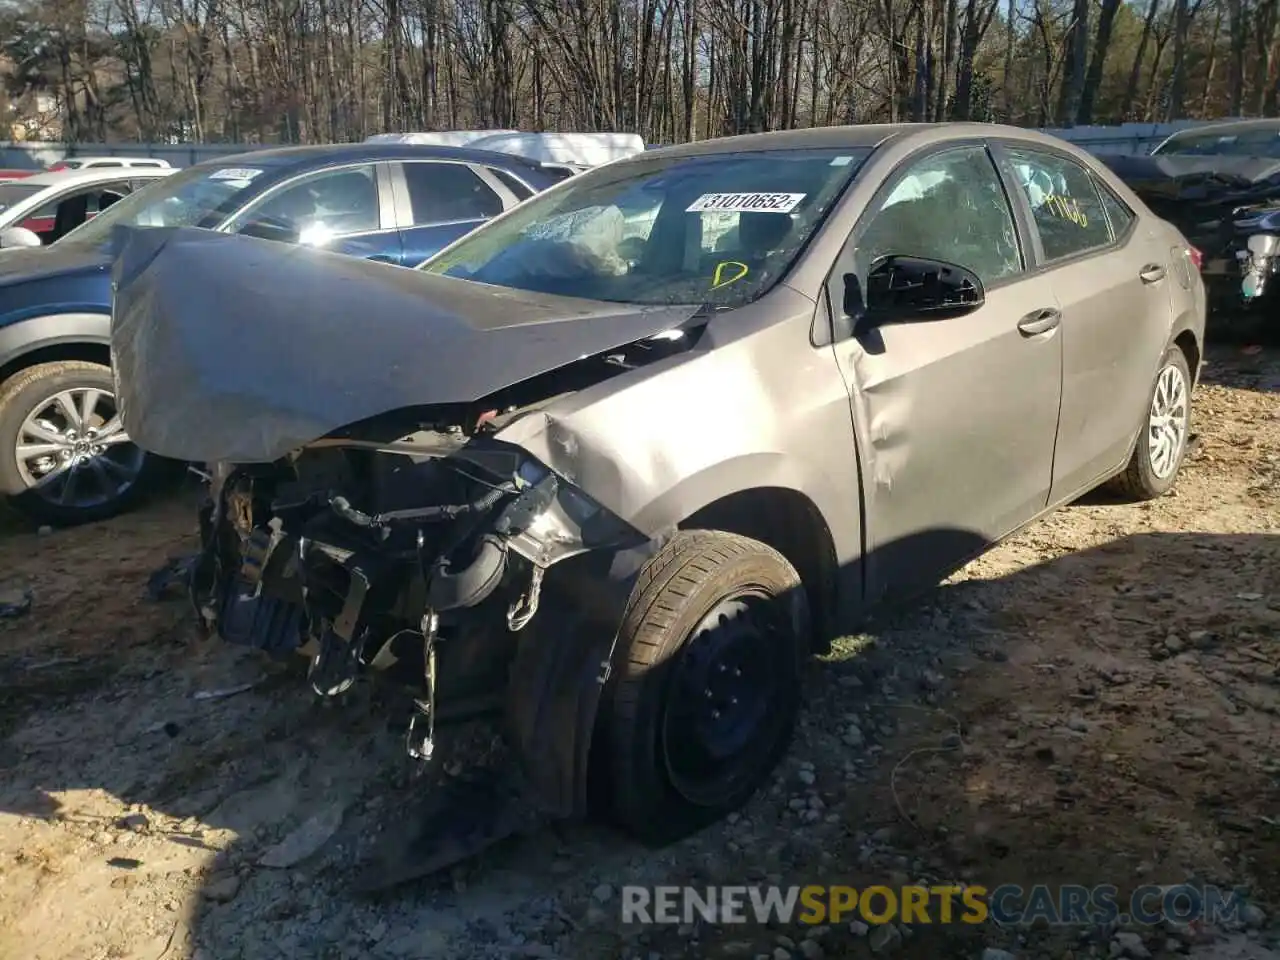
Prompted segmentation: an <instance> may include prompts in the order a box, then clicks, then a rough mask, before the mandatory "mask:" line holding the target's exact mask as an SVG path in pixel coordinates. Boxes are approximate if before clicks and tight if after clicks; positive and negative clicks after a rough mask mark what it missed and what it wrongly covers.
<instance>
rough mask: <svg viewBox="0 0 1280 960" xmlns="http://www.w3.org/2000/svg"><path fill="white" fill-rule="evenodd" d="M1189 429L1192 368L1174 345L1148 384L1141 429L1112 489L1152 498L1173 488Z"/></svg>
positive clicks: (1124, 494) (1185, 451)
mask: <svg viewBox="0 0 1280 960" xmlns="http://www.w3.org/2000/svg"><path fill="white" fill-rule="evenodd" d="M1190 432H1191V371H1190V368H1189V367H1188V366H1187V358H1186V356H1185V355H1183V353H1182V351H1181V350H1179V349H1178V348H1177V347H1170V348H1169V349H1168V350H1167V351H1165V355H1164V357H1163V358H1162V359H1161V361H1160V370H1159V372H1158V373H1157V374H1156V379H1155V383H1154V384H1153V385H1152V387H1151V396H1150V402H1149V403H1148V406H1147V412H1146V416H1145V417H1144V418H1143V425H1142V430H1141V432H1140V433H1139V434H1138V442H1137V444H1135V446H1134V449H1133V456H1132V457H1131V458H1130V460H1129V464H1128V466H1126V467H1125V469H1124V472H1123V473H1121V474H1120V475H1119V476H1117V477H1116V478H1115V479H1114V480H1112V482H1111V486H1112V488H1113V489H1114V490H1115V491H1116V492H1117V493H1120V494H1122V495H1123V496H1126V497H1129V498H1131V499H1134V500H1154V499H1155V498H1156V497H1162V496H1164V495H1165V494H1166V493H1168V492H1169V491H1170V490H1172V489H1173V485H1174V483H1175V482H1176V481H1177V479H1178V471H1179V470H1180V469H1181V468H1182V461H1183V458H1184V457H1185V456H1186V453H1187V437H1188V435H1189V434H1190Z"/></svg>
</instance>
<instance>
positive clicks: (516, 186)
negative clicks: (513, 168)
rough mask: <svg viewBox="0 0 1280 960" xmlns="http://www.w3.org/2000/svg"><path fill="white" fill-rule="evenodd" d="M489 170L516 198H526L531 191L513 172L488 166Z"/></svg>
mask: <svg viewBox="0 0 1280 960" xmlns="http://www.w3.org/2000/svg"><path fill="white" fill-rule="evenodd" d="M488 170H489V172H490V173H492V174H493V175H494V176H495V177H497V178H498V179H499V180H501V181H502V183H503V185H504V186H505V187H506V188H507V189H508V190H510V191H511V192H512V193H514V194H515V195H516V199H517V200H528V199H529V198H530V197H532V196H533V191H532V190H531V189H529V187H527V186H525V184H524V183H523V182H522V181H521V180H520V179H519V178H518V177H516V176H515V175H514V174H510V173H507V171H505V170H503V169H502V168H501V167H489V168H488Z"/></svg>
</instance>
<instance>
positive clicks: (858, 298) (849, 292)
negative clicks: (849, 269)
mask: <svg viewBox="0 0 1280 960" xmlns="http://www.w3.org/2000/svg"><path fill="white" fill-rule="evenodd" d="M841 308H842V309H843V311H844V315H845V316H846V317H848V318H849V319H850V320H852V321H854V322H855V323H856V322H857V321H858V320H860V319H862V316H863V314H865V313H866V312H867V304H866V300H865V299H864V298H863V296H862V281H861V280H859V279H858V275H857V274H856V273H846V274H845V275H844V302H843V303H842V304H841Z"/></svg>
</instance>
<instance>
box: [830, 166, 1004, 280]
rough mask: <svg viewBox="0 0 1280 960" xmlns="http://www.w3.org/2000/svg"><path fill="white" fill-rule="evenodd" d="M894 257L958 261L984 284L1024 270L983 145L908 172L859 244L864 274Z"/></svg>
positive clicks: (1000, 188)
mask: <svg viewBox="0 0 1280 960" xmlns="http://www.w3.org/2000/svg"><path fill="white" fill-rule="evenodd" d="M890 255H898V256H907V257H924V258H927V259H930V260H941V261H943V262H945V263H954V264H956V265H958V266H961V267H964V268H966V269H968V270H972V271H973V272H974V273H976V274H977V275H978V279H980V280H981V281H982V282H983V284H984V285H990V284H992V283H994V282H996V281H998V280H1003V279H1004V278H1005V277H1009V276H1012V275H1013V274H1016V273H1018V272H1019V271H1021V270H1022V256H1021V252H1020V250H1019V247H1018V231H1017V228H1016V227H1015V226H1014V220H1013V211H1012V209H1011V208H1010V206H1009V199H1008V197H1007V196H1006V195H1005V192H1004V186H1003V185H1002V184H1001V182H1000V177H999V174H997V173H996V168H995V165H994V164H993V163H992V162H991V157H990V156H989V155H988V154H987V151H986V148H985V147H982V146H966V147H957V148H955V149H951V150H944V151H942V152H940V153H935V154H931V155H930V156H928V157H925V158H924V159H923V160H917V161H915V162H914V163H912V164H911V165H910V166H909V167H908V168H907V170H906V172H905V173H904V175H903V176H902V178H901V179H900V180H898V181H897V182H896V184H895V185H894V186H893V187H892V188H891V189H890V191H889V195H888V196H887V197H885V200H884V202H883V203H882V204H881V205H880V207H879V209H878V210H876V212H875V213H874V214H873V216H872V218H871V220H870V221H869V222H868V224H867V227H866V229H865V230H864V231H863V233H862V235H861V236H860V237H859V239H858V246H857V250H856V261H855V262H856V264H857V272H858V274H859V276H860V277H861V278H863V279H864V280H865V278H866V274H867V272H868V271H869V270H870V268H871V265H872V264H873V263H875V261H876V260H878V259H880V258H881V257H885V256H890Z"/></svg>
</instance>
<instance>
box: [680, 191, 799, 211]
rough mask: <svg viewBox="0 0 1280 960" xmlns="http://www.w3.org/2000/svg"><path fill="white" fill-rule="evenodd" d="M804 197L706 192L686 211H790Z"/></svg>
mask: <svg viewBox="0 0 1280 960" xmlns="http://www.w3.org/2000/svg"><path fill="white" fill-rule="evenodd" d="M804 198H805V195H804V194H803V193H704V194H703V195H702V196H700V197H699V198H698V199H697V200H695V201H693V203H691V204H689V206H687V207H686V208H685V213H702V212H703V211H704V210H716V211H722V212H724V213H790V212H791V211H792V210H794V209H795V208H796V205H797V204H799V203H800V201H801V200H803V199H804Z"/></svg>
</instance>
